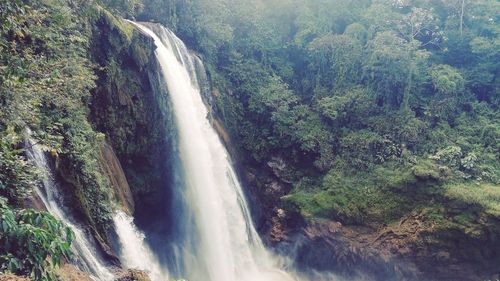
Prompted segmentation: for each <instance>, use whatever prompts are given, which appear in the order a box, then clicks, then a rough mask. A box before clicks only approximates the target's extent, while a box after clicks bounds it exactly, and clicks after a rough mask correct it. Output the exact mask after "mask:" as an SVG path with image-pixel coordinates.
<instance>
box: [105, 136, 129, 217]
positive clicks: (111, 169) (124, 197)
mask: <svg viewBox="0 0 500 281" xmlns="http://www.w3.org/2000/svg"><path fill="white" fill-rule="evenodd" d="M99 151H100V155H99V156H100V162H101V166H102V167H103V170H104V172H105V173H106V175H107V177H108V179H109V182H110V184H111V187H112V188H113V195H114V199H115V201H116V202H118V203H119V205H120V206H121V207H122V209H123V211H124V212H125V213H127V214H128V215H132V214H133V213H134V210H135V205H134V198H133V196H132V191H131V190H130V186H129V184H128V182H127V178H126V177H125V173H124V172H123V169H122V165H121V164H120V161H119V160H118V158H117V157H116V155H115V152H114V150H113V148H112V147H111V146H110V145H108V144H106V143H104V144H102V145H101V147H100V148H99Z"/></svg>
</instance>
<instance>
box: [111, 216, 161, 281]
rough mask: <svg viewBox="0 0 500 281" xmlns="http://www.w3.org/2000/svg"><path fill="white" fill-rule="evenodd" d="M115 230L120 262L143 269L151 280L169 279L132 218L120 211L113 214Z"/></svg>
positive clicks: (129, 266)
mask: <svg viewBox="0 0 500 281" xmlns="http://www.w3.org/2000/svg"><path fill="white" fill-rule="evenodd" d="M113 222H114V224H115V231H116V233H117V235H118V240H119V243H120V247H119V252H120V253H119V254H120V260H121V262H122V263H123V264H124V265H125V266H126V267H128V268H133V269H140V270H144V271H145V272H147V273H148V275H149V277H150V278H151V280H152V281H161V280H167V281H168V280H170V279H169V277H168V272H167V271H166V270H165V269H163V267H162V265H161V264H160V263H159V262H158V260H157V258H156V257H155V256H154V255H153V251H152V250H151V249H150V247H149V245H147V244H146V243H145V242H144V239H145V235H144V233H142V232H141V231H140V230H139V229H137V227H136V226H135V224H134V222H133V218H132V217H130V216H128V215H127V214H125V213H124V212H122V211H118V212H117V213H116V214H115V215H114V216H113Z"/></svg>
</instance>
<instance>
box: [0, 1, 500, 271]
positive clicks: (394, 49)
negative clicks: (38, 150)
mask: <svg viewBox="0 0 500 281" xmlns="http://www.w3.org/2000/svg"><path fill="white" fill-rule="evenodd" d="M105 9H107V10H110V11H112V13H114V14H119V15H122V16H123V17H127V18H134V17H135V18H138V19H141V20H155V21H159V22H162V23H163V24H165V25H166V26H168V27H170V28H172V29H173V30H175V31H176V32H177V34H179V36H181V38H182V39H183V40H184V41H185V42H187V44H188V45H189V46H190V47H191V48H193V49H195V50H196V51H198V52H199V53H200V54H201V56H202V57H203V59H204V61H205V62H206V66H207V68H208V71H209V74H210V77H211V80H212V84H213V86H214V88H215V89H217V91H215V92H216V93H217V94H216V95H214V97H215V102H216V107H217V111H218V115H219V116H220V117H221V118H222V119H223V121H224V123H225V125H226V127H227V128H228V130H229V132H230V133H231V135H232V137H233V140H234V142H235V144H236V146H237V147H238V148H239V149H240V151H239V152H240V155H241V156H242V157H243V158H244V159H243V160H244V161H245V162H246V165H250V166H258V167H263V166H266V163H267V162H269V161H270V160H272V159H276V158H278V159H282V160H283V161H284V162H285V163H286V164H287V166H286V167H287V169H289V171H288V173H287V177H288V178H287V179H286V182H290V183H291V186H292V187H291V188H292V189H291V191H290V193H289V194H288V195H287V196H285V197H283V198H282V200H283V201H282V204H283V205H284V206H287V207H288V208H289V209H290V210H292V211H297V212H300V214H301V215H302V216H303V217H304V218H306V219H308V220H317V219H335V220H340V221H342V222H343V223H346V224H367V225H372V226H379V225H384V224H390V223H393V222H395V221H398V220H400V219H401V218H403V217H404V216H406V215H408V214H409V213H418V214H421V215H423V216H425V217H427V220H426V223H427V224H428V225H427V226H430V225H432V226H433V228H432V229H433V231H441V230H442V231H448V230H449V229H451V228H454V229H459V230H465V231H463V232H465V233H466V234H467V235H470V236H472V237H479V236H481V235H483V234H484V231H483V230H482V228H481V227H487V228H490V229H491V230H492V231H493V232H494V233H500V229H499V226H498V225H487V221H488V220H487V219H485V216H486V217H495V218H500V203H499V202H500V187H499V184H500V174H499V171H500V161H499V160H500V159H499V158H500V115H499V111H498V107H499V106H500V95H499V88H500V83H499V82H500V81H499V77H500V75H499V74H500V73H499V62H500V39H499V38H500V36H499V35H500V34H499V33H500V25H499V23H498V22H499V20H500V18H499V17H500V15H499V14H498V11H499V10H500V4H499V2H498V1H496V0H268V1H260V0H231V1H229V0H102V1H75V0H38V1H35V0H0V216H1V218H2V223H1V224H0V242H1V243H0V270H6V269H8V270H10V271H12V272H16V273H19V274H32V276H33V277H34V278H36V279H52V278H53V276H52V275H51V273H50V272H51V269H52V267H53V265H56V264H58V263H59V261H60V259H61V258H62V257H64V256H65V255H67V254H68V253H67V252H68V246H69V244H68V243H69V242H70V241H71V233H70V232H67V231H66V230H65V228H64V227H63V226H61V225H60V224H59V223H58V222H56V221H55V220H54V219H53V218H52V217H50V215H47V214H43V213H37V212H33V211H29V210H23V208H24V206H23V200H24V198H26V197H27V196H29V193H30V190H32V187H33V186H34V185H36V184H39V183H38V180H37V178H38V175H37V173H36V171H35V169H34V168H33V167H32V166H31V164H30V163H28V162H27V161H26V159H25V158H24V156H23V150H22V144H23V136H24V130H25V129H26V127H30V128H31V129H32V130H33V131H34V135H33V136H34V137H35V138H36V139H37V141H39V142H40V143H41V144H42V145H43V147H44V148H45V150H46V151H47V152H48V153H50V154H51V155H52V156H53V158H54V159H55V161H56V162H57V164H58V165H57V166H58V167H60V169H61V170H62V171H61V174H64V175H65V176H66V178H65V179H64V180H65V182H66V184H67V185H69V186H70V187H71V188H72V193H73V195H74V197H75V198H73V199H72V200H75V202H78V204H76V206H79V207H78V208H79V209H78V210H77V211H78V212H80V213H82V219H83V220H84V221H85V222H86V223H87V224H88V225H90V226H91V228H93V229H95V230H96V231H97V232H101V233H102V232H104V231H105V228H106V225H108V222H109V219H110V212H111V203H110V192H111V191H110V189H109V183H108V182H107V180H106V178H105V177H104V176H103V174H102V171H101V168H100V167H99V163H98V162H97V160H96V159H97V158H98V156H97V155H98V147H99V144H101V143H102V142H103V141H104V138H105V136H104V135H103V134H101V133H99V132H97V129H96V127H99V126H104V125H102V124H97V126H96V124H92V122H91V121H92V120H91V121H89V118H88V115H89V112H90V109H89V104H90V103H91V101H92V100H93V97H92V93H94V94H95V92H96V91H95V89H96V81H98V77H97V75H96V74H100V73H102V72H103V71H107V72H109V73H111V72H113V71H115V70H116V69H115V68H116V67H117V64H116V62H114V61H109V62H106V66H105V69H104V70H103V69H99V68H98V67H96V66H95V65H94V64H93V62H92V60H91V55H89V45H90V41H91V40H90V38H91V33H92V26H93V25H95V21H96V18H98V17H99V16H101V15H105V16H106V17H108V19H109V20H110V21H113V20H115V21H116V19H114V18H113V17H112V16H111V15H110V13H109V12H107V10H105ZM114 24H116V25H120V26H121V25H123V24H122V23H120V22H118V21H116V22H115V23H114ZM121 28H122V30H121V31H122V32H123V33H124V34H123V36H124V37H126V38H129V37H130V36H131V35H130V33H131V32H132V31H131V28H130V27H125V26H121ZM97 87H98V88H99V87H101V88H104V87H106V86H105V85H97ZM103 111H106V110H105V109H103ZM106 114H110V115H113V114H114V113H113V112H111V113H109V112H107V113H106ZM93 117H94V119H95V120H98V118H97V117H95V116H93ZM101 117H102V116H101ZM117 119H119V118H117ZM95 120H94V121H95ZM101 121H102V120H101ZM101 121H96V122H101ZM102 122H103V123H105V122H104V121H102ZM108 125H109V127H113V125H114V124H113V123H111V122H110V123H109V124H108ZM115 130H116V131H117V132H119V133H121V132H122V130H120V129H119V128H115ZM117 134H118V133H117ZM127 137H128V136H127ZM127 137H123V140H126V139H127ZM119 141H122V139H120V140H114V142H116V143H120V142H119ZM120 145H122V146H123V147H126V146H127V145H126V144H125V143H120ZM124 150H125V148H124ZM137 182H139V183H140V180H139V179H138V180H137ZM142 185H145V184H142ZM485 221H486V222H485ZM4 222H8V223H7V224H4ZM436 225H437V227H435V226H436ZM424 227H425V226H424ZM28 238H29V239H28ZM26 239H28V240H29V241H32V242H33V243H35V244H36V245H38V246H39V247H36V251H34V252H33V246H32V245H31V246H30V245H29V243H28V242H27V241H28V240H26ZM13 240H14V241H16V243H18V244H16V245H13V244H12V245H10V246H9V245H8V244H7V242H6V241H13ZM25 242H26V243H28V244H26V243H25ZM4 245H7V246H4ZM13 249H18V250H17V251H14V250H13Z"/></svg>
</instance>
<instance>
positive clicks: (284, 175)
mask: <svg viewBox="0 0 500 281" xmlns="http://www.w3.org/2000/svg"><path fill="white" fill-rule="evenodd" d="M267 166H268V167H269V168H271V171H272V172H273V174H274V175H275V176H276V177H277V178H278V179H280V180H281V181H283V182H285V183H292V182H293V179H292V175H291V174H290V171H291V170H292V169H290V167H288V165H287V164H286V162H285V160H283V159H282V158H279V157H272V158H271V160H270V161H268V162H267Z"/></svg>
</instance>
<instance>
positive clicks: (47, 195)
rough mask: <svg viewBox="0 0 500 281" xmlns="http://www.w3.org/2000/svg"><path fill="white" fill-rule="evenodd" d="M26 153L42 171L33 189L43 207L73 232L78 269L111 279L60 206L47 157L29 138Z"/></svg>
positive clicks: (75, 260)
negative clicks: (40, 180)
mask: <svg viewBox="0 0 500 281" xmlns="http://www.w3.org/2000/svg"><path fill="white" fill-rule="evenodd" d="M29 134H30V132H29V130H28V135H29ZM28 137H29V136H28ZM26 155H27V157H28V159H29V160H31V161H32V162H33V163H34V164H35V165H36V167H37V168H38V169H40V170H41V171H42V172H43V177H42V185H41V186H37V187H36V188H35V191H36V193H37V195H38V196H39V197H40V198H41V200H42V201H43V204H44V205H45V208H47V211H48V212H49V213H50V214H51V215H53V216H54V217H55V218H56V219H58V220H60V221H62V222H63V223H64V224H66V225H67V226H69V227H70V228H71V229H72V230H73V232H74V233H75V240H74V241H73V243H72V245H71V247H72V252H73V254H74V261H73V262H74V263H75V264H76V265H77V266H78V267H79V268H80V270H82V271H85V272H87V273H89V274H91V275H92V277H93V278H94V279H98V280H104V281H107V280H113V278H114V275H113V274H112V273H111V272H110V271H109V270H108V269H107V268H106V265H105V264H104V262H103V261H102V260H101V258H100V257H99V255H98V254H97V253H96V250H95V248H94V246H93V245H94V244H93V243H91V242H90V240H89V239H88V237H87V235H86V234H85V233H84V232H83V230H82V229H80V228H79V227H78V226H77V225H76V224H75V223H73V222H72V220H71V219H70V218H69V216H68V214H67V213H66V212H65V210H63V209H62V208H61V206H63V204H62V200H61V195H60V194H59V191H58V190H59V189H58V187H57V184H56V181H55V179H54V175H53V173H52V171H51V169H50V167H49V165H48V162H47V158H46V156H45V154H44V152H43V151H42V149H41V147H40V146H39V145H38V144H36V143H35V142H34V141H33V140H31V139H29V138H28V139H27V140H26Z"/></svg>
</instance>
